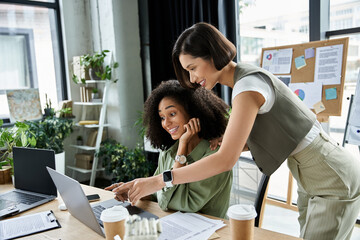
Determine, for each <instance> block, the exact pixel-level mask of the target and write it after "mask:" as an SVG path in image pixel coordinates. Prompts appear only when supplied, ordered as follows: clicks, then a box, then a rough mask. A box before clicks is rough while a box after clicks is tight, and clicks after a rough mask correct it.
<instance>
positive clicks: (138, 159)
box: [97, 139, 156, 182]
mask: <svg viewBox="0 0 360 240" xmlns="http://www.w3.org/2000/svg"><path fill="white" fill-rule="evenodd" d="M97 154H98V157H99V159H101V160H102V164H103V166H104V167H105V173H106V174H108V175H112V181H113V182H119V181H122V182H127V181H130V180H133V179H135V178H139V177H148V176H150V175H152V174H153V173H154V171H155V169H156V165H154V164H152V163H151V162H149V161H147V160H146V158H145V154H144V148H143V147H142V146H141V145H137V146H136V147H135V148H134V149H129V148H127V147H126V146H124V145H122V144H121V143H118V142H116V141H115V140H113V139H107V140H105V141H103V142H102V145H101V147H100V150H99V152H98V153H97Z"/></svg>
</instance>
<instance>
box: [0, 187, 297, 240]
mask: <svg viewBox="0 0 360 240" xmlns="http://www.w3.org/2000/svg"><path fill="white" fill-rule="evenodd" d="M82 187H83V189H84V192H85V194H86V195H89V194H95V193H97V194H99V195H100V199H101V200H102V201H103V200H108V199H111V198H113V194H112V193H111V192H109V191H105V190H102V189H99V188H95V187H90V186H86V185H82ZM11 189H13V185H12V184H5V185H0V192H5V191H9V190H11ZM60 203H62V199H61V197H60V196H58V198H56V199H55V200H54V201H51V202H49V203H46V204H43V205H41V206H39V207H36V208H33V209H31V210H29V211H25V212H23V213H21V214H19V215H16V216H22V215H27V214H31V213H36V212H42V211H46V210H50V209H51V210H53V212H54V214H55V216H56V218H57V219H58V221H59V222H60V224H61V228H58V229H54V230H50V231H47V232H43V233H39V234H35V235H31V236H28V237H24V238H21V239H36V240H45V239H46V240H55V239H64V240H72V239H87V240H92V239H104V238H102V237H101V236H99V235H98V234H97V233H96V232H94V231H93V230H91V229H90V228H88V227H87V226H85V225H84V224H82V223H81V222H79V221H78V220H77V219H76V218H74V217H72V216H71V214H70V213H69V212H68V211H60V210H59V209H58V205H59V204H60ZM136 206H138V207H140V208H142V209H144V210H147V211H149V212H151V213H153V214H155V215H157V216H159V217H160V218H161V217H164V216H166V215H169V214H171V212H164V211H162V210H161V209H160V208H159V206H158V204H157V203H155V202H151V201H139V202H138V204H137V205H136ZM16 216H14V217H16ZM208 217H211V216H208ZM211 218H214V219H219V218H216V217H211ZM224 222H225V224H227V226H226V227H223V228H221V229H219V230H218V231H216V232H217V234H218V235H220V238H218V239H231V238H230V228H229V226H228V224H229V222H228V221H227V220H224ZM254 239H255V240H261V239H264V240H265V239H266V240H296V239H300V238H296V237H292V236H288V235H284V234H281V233H276V232H272V231H269V230H265V229H262V228H255V238H254Z"/></svg>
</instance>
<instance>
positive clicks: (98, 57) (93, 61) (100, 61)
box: [72, 50, 119, 84]
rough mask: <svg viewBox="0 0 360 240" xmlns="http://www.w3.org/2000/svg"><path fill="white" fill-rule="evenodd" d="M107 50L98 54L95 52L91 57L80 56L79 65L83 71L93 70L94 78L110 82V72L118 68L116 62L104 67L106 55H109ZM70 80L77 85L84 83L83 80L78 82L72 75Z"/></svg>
mask: <svg viewBox="0 0 360 240" xmlns="http://www.w3.org/2000/svg"><path fill="white" fill-rule="evenodd" d="M109 52H110V51H109V50H103V51H101V52H100V53H99V52H96V53H94V54H93V55H91V54H86V55H82V56H81V57H80V65H81V66H84V67H85V69H87V70H88V69H90V68H91V69H93V71H94V72H95V74H96V76H98V77H99V78H100V79H101V80H106V79H107V80H112V78H111V77H112V70H113V69H115V68H117V67H119V63H118V62H114V63H111V65H105V66H104V60H105V57H106V56H107V55H106V54H107V53H109ZM72 80H73V81H74V82H75V83H76V84H78V83H80V82H81V83H85V79H81V80H79V78H78V77H77V76H76V75H75V74H73V76H72ZM117 80H118V79H115V80H113V81H114V82H117Z"/></svg>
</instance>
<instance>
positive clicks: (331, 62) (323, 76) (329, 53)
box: [314, 44, 343, 85]
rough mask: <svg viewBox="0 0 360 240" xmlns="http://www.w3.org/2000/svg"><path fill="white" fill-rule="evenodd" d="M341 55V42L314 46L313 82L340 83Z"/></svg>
mask: <svg viewBox="0 0 360 240" xmlns="http://www.w3.org/2000/svg"><path fill="white" fill-rule="evenodd" d="M342 56H343V44H339V45H333V46H326V47H318V48H316V58H315V76H314V82H320V83H322V84H323V85H333V84H340V83H341V65H342Z"/></svg>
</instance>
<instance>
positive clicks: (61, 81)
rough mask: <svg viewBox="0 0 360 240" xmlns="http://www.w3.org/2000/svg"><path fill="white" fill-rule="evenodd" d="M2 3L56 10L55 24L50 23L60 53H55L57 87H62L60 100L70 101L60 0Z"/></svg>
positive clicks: (10, 0)
mask: <svg viewBox="0 0 360 240" xmlns="http://www.w3.org/2000/svg"><path fill="white" fill-rule="evenodd" d="M0 3H7V4H18V5H23V6H28V7H43V8H48V9H52V10H54V14H55V22H53V23H52V22H50V24H54V26H55V30H56V36H54V35H53V37H55V38H56V40H55V41H57V42H58V45H56V46H55V45H54V41H52V47H53V49H57V48H58V49H59V51H54V58H55V59H56V58H57V59H59V64H58V65H57V64H55V66H54V67H55V75H56V76H55V79H56V85H57V86H58V87H60V89H57V92H58V98H59V100H66V99H68V91H67V75H66V69H65V54H64V41H63V36H62V31H61V30H62V26H61V15H60V5H59V0H54V2H40V1H30V0H0ZM34 63H35V62H34Z"/></svg>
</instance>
